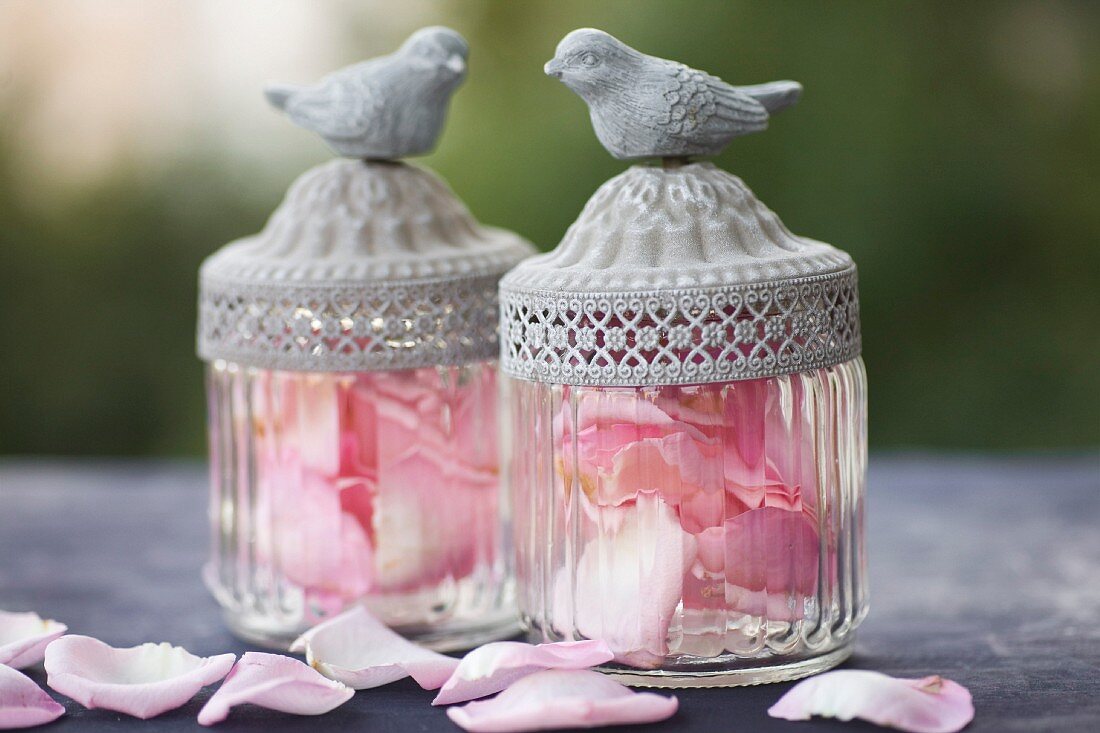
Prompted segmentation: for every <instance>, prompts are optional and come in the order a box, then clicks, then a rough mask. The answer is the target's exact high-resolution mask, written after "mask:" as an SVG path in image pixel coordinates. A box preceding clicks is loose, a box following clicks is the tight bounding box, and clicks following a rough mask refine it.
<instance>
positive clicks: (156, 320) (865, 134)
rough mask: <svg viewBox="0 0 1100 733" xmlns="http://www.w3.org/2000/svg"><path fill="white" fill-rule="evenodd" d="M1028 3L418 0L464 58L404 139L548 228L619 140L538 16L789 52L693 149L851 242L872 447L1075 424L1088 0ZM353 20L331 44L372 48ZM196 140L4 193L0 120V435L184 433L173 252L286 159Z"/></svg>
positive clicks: (189, 316) (227, 233) (694, 53)
mask: <svg viewBox="0 0 1100 733" xmlns="http://www.w3.org/2000/svg"><path fill="white" fill-rule="evenodd" d="M1043 7H1044V8H1045V9H1044V10H1043V11H1042V14H1040V15H1039V16H1037V17H1038V20H1037V21H1035V23H1037V24H1038V25H1039V26H1042V27H1039V28H1038V29H1037V32H1035V33H1032V32H1030V31H1032V30H1035V28H1033V27H1032V25H1034V23H1032V21H1031V20H1030V19H1031V15H1030V14H1033V13H1035V12H1036V11H1035V10H1034V6H1032V5H1029V4H1015V3H984V2H976V3H969V2H968V3H953V2H936V3H907V2H904V3H903V2H893V3H872V2H828V3H825V2H767V3H764V2H759V3H740V2H738V3H733V2H723V1H719V0H714V1H712V2H709V1H708V2H702V1H699V2H675V3H673V2H658V1H656V0H654V1H648V0H647V1H645V2H636V1H630V0H616V1H615V2H600V3H592V2H585V1H584V0H567V1H564V2H563V1H562V0H542V1H539V2H533V1H528V2H495V1H488V0H486V1H484V2H457V1H456V2H452V3H445V4H443V5H442V6H441V9H440V13H439V17H438V18H437V19H436V20H438V22H445V23H448V24H451V25H453V26H454V27H456V28H457V29H458V30H460V31H461V32H462V33H463V34H465V35H466V36H467V38H469V40H470V42H471V46H472V49H473V50H472V55H471V75H470V79H469V81H468V82H467V85H466V87H465V88H464V89H462V90H461V91H460V92H459V94H458V95H457V97H456V99H455V102H454V106H453V109H452V116H451V120H450V123H449V126H448V129H447V131H446V133H445V135H444V137H443V140H442V143H441V146H440V149H439V151H438V152H437V153H436V154H434V155H433V156H431V157H430V158H428V159H426V160H425V162H426V163H427V164H428V165H431V166H433V167H435V168H436V169H437V170H438V171H439V172H440V173H441V174H442V175H443V176H444V177H446V178H447V179H448V180H449V182H450V183H451V185H452V186H453V187H454V188H455V190H456V191H457V192H458V193H459V195H461V196H462V197H463V198H464V199H465V200H466V201H467V202H468V203H469V205H470V207H471V208H472V209H473V211H474V212H475V214H476V215H477V216H478V217H479V218H480V219H482V220H483V221H486V222H489V223H493V224H497V225H501V226H505V227H509V228H512V229H515V230H517V231H519V232H521V233H522V234H524V235H526V236H527V237H529V238H530V239H531V240H532V241H534V242H536V243H537V244H538V245H539V246H540V247H543V248H549V247H551V246H553V245H554V244H555V243H556V241H557V240H558V239H559V238H560V236H561V234H562V232H563V231H564V230H565V228H566V227H567V226H568V224H569V223H570V222H571V221H572V220H573V218H574V217H575V216H576V215H577V213H578V212H579V210H580V208H581V206H582V205H583V204H584V202H585V201H586V200H587V198H588V196H589V195H591V193H592V192H593V191H594V190H595V188H596V187H597V186H598V185H599V184H600V183H601V182H602V181H604V180H605V179H606V178H608V177H610V176H611V175H614V174H615V173H617V172H619V171H621V170H622V169H623V167H624V166H623V164H622V163H620V162H617V161H615V160H613V159H611V158H610V156H608V155H607V154H606V153H605V152H604V151H603V149H602V148H600V146H599V144H598V143H597V141H596V140H595V137H594V136H593V134H592V131H591V128H590V125H589V123H588V120H587V115H586V112H585V109H584V107H583V105H582V103H581V102H580V100H579V99H577V98H575V97H574V96H573V95H572V94H570V93H569V92H568V91H567V90H566V89H565V88H564V87H561V86H560V85H559V84H557V83H556V82H554V81H552V80H550V79H547V78H545V77H544V76H543V75H542V74H541V70H540V69H541V65H542V63H543V62H544V61H545V60H546V59H547V58H549V57H550V55H552V53H553V48H554V46H555V44H556V42H557V40H558V39H559V38H560V37H561V36H562V35H564V33H566V32H567V31H569V30H571V29H572V28H575V27H578V26H585V25H590V26H596V27H601V28H605V29H607V30H609V31H611V32H612V33H614V34H616V35H618V36H620V37H621V38H622V39H624V40H626V41H627V42H629V43H631V44H632V45H635V46H637V47H639V48H641V49H643V50H645V51H647V52H650V53H653V54H656V55H661V56H666V57H672V58H677V59H681V60H683V61H685V62H687V63H689V64H691V65H693V66H697V67H699V68H703V69H707V70H709V71H711V72H713V73H716V74H718V75H720V76H723V77H724V78H726V79H728V80H731V81H734V82H739V83H755V82H761V81H767V80H770V79H777V78H792V79H798V80H799V81H801V82H802V83H803V84H804V86H805V88H806V93H805V96H804V98H803V100H802V102H801V103H800V104H799V105H798V106H797V107H796V108H794V109H792V110H790V111H787V112H785V113H783V114H782V115H781V116H779V117H777V118H776V119H775V120H774V122H773V125H772V129H771V130H769V131H768V132H766V133H764V134H761V135H755V136H751V137H746V138H742V139H740V140H738V141H735V143H734V144H733V145H731V146H730V148H729V149H728V150H727V151H726V152H725V153H724V154H723V155H722V156H721V157H720V158H719V160H718V163H719V164H720V165H722V166H723V167H726V168H728V169H729V170H732V171H734V172H735V173H737V174H738V175H740V176H741V177H743V178H744V179H745V180H746V181H747V182H748V183H749V185H750V186H752V187H753V189H754V190H755V191H756V192H757V194H758V195H759V196H760V197H761V198H762V199H763V200H764V201H765V202H766V203H767V204H768V205H769V206H771V207H772V208H774V209H775V210H777V211H778V212H779V213H780V215H781V216H782V217H783V219H784V221H785V222H786V223H787V225H788V226H789V227H790V228H791V229H792V230H794V231H796V232H798V233H802V234H807V235H810V236H813V237H815V238H818V239H823V240H825V241H828V242H832V243H834V244H837V245H838V246H841V247H842V248H844V249H847V250H848V251H849V252H851V253H852V255H853V256H854V257H855V259H856V261H857V263H858V264H859V266H860V278H861V282H860V286H861V295H862V301H863V324H864V344H865V352H864V356H865V359H866V361H867V365H868V370H869V374H870V383H871V403H870V404H871V433H870V434H871V440H872V447H873V448H879V449H883V448H892V447H911V446H928V447H947V448H998V449H1017V448H1029V449H1043V448H1073V447H1081V446H1094V445H1096V444H1097V443H1100V347H1098V345H1097V338H1096V336H1095V333H1096V323H1097V320H1098V318H1100V36H1098V35H1097V34H1096V33H1095V32H1092V31H1095V29H1097V28H1100V5H1097V4H1090V3H1084V2H1082V3H1063V4H1043ZM1052 14H1053V15H1052ZM1043 23H1052V24H1053V26H1052V27H1053V29H1054V30H1053V31H1052V30H1050V29H1047V28H1045V26H1043V25H1042V24H1043ZM1021 29H1022V30H1021ZM1089 29H1092V30H1091V31H1090V30H1089ZM360 30H361V29H358V28H356V26H355V25H354V24H351V25H349V27H348V29H347V44H346V45H347V48H348V51H347V59H346V60H347V61H348V62H351V61H353V60H355V59H357V58H360V57H363V56H368V55H374V54H375V53H378V52H383V51H385V50H388V49H384V48H364V46H363V44H362V43H361V42H358V43H357V40H356V39H357V37H358V36H357V33H359V31H360ZM408 30H410V31H411V30H412V28H411V27H410V28H409V29H408ZM8 113H9V114H14V112H11V111H9V112H8ZM2 125H3V117H0V126H2ZM0 139H2V138H0ZM201 143H202V144H201V146H196V149H195V150H189V151H166V152H165V159H164V160H163V161H162V162H161V163H160V164H159V165H158V166H156V167H155V168H154V169H152V170H149V169H141V170H139V169H138V168H137V167H136V166H127V165H120V166H119V167H118V168H117V169H116V170H115V171H114V172H113V174H112V175H111V176H109V177H107V178H105V179H103V180H100V181H98V182H96V183H95V184H94V185H88V186H85V187H83V188H81V189H80V190H78V191H66V192H65V193H64V194H63V195H59V196H58V197H57V198H56V199H47V200H48V201H49V203H48V205H42V204H41V203H40V204H38V205H28V204H27V203H26V197H25V196H24V195H23V194H24V193H25V192H23V191H22V190H21V178H20V176H19V170H18V166H17V165H16V164H15V163H14V162H13V160H14V156H13V155H12V151H11V150H10V149H6V148H4V147H3V146H0V312H2V313H3V321H2V322H3V324H4V328H5V339H4V343H3V347H2V348H0V386H2V387H0V388H2V391H0V454H2V453H62V454H126V455H139V454H155V455H176V454H199V453H201V451H202V449H203V437H202V435H203V413H204V399H203V390H202V372H201V368H200V365H199V363H198V362H197V361H196V359H195V357H194V355H193V329H194V316H195V307H194V305H195V273H196V270H197V267H198V265H199V262H200V261H201V259H202V258H203V257H204V256H205V255H207V254H208V253H209V252H211V251H212V250H214V249H215V248H216V247H217V246H219V245H220V244H222V243H223V242H225V241H228V240H230V239H232V238H235V237H238V236H241V235H244V234H247V233H250V232H253V231H256V230H257V229H258V228H259V227H260V226H261V225H262V223H263V221H264V220H265V218H266V216H267V214H268V213H269V212H270V210H271V209H272V208H274V206H275V205H276V204H277V202H278V200H279V197H280V195H281V193H280V192H281V190H282V189H284V188H285V187H286V185H287V184H288V183H289V180H286V179H276V178H274V177H272V176H270V175H269V176H266V177H265V176H262V175H261V176H250V175H244V174H242V172H241V171H240V170H236V169H234V168H233V161H232V159H231V158H228V157H227V156H224V155H220V154H219V153H220V151H219V150H218V149H217V143H216V141H211V140H203V141H201ZM302 145H303V146H304V147H308V146H311V145H312V146H314V147H312V148H308V149H309V150H310V151H311V153H310V154H311V155H313V156H314V157H315V159H316V160H317V161H321V160H324V159H325V158H326V157H327V153H326V152H325V151H324V149H323V148H322V147H321V145H320V144H319V143H316V142H314V141H312V140H307V139H306V137H305V134H304V133H303V143H302ZM199 148H201V149H199ZM279 154H280V152H279V151H278V150H274V151H272V155H275V156H277V155H279ZM78 242H79V243H80V246H79V247H78V246H74V243H78Z"/></svg>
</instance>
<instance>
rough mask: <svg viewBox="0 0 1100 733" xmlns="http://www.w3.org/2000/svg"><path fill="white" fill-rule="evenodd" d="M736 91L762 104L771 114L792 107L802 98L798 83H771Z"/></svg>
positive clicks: (800, 87)
mask: <svg viewBox="0 0 1100 733" xmlns="http://www.w3.org/2000/svg"><path fill="white" fill-rule="evenodd" d="M734 89H736V90H737V91H738V92H740V93H741V94H747V95H748V96H750V97H752V98H753V99H755V100H756V101H757V102H760V104H762V105H764V109H766V110H768V112H769V113H772V112H778V111H779V110H781V109H786V108H787V107H790V106H791V105H792V104H794V103H795V102H797V101H798V100H799V98H800V97H801V96H802V85H801V84H799V83H798V82H797V81H771V82H768V83H767V84H753V85H752V86H747V87H734Z"/></svg>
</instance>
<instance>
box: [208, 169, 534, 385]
mask: <svg viewBox="0 0 1100 733" xmlns="http://www.w3.org/2000/svg"><path fill="white" fill-rule="evenodd" d="M532 251H533V248H532V247H531V245H530V244H529V243H528V242H526V241H525V240H524V239H523V238H522V237H520V236H519V235H517V234H513V233H512V232H508V231H505V230H503V229H495V228H492V227H486V226H482V225H481V224H479V223H478V222H477V221H475V220H474V218H473V217H472V216H471V215H470V212H469V211H468V210H467V209H466V207H465V206H464V205H463V204H462V202H460V201H459V200H458V199H457V198H456V197H455V195H454V194H453V193H451V191H450V189H449V188H447V185H446V184H445V183H443V181H441V180H440V179H439V178H438V177H437V176H435V175H434V174H432V173H430V172H428V171H426V170H424V169H421V168H416V167H413V166H410V165H406V164H403V163H382V162H364V161H361V160H335V161H332V162H330V163H326V164H324V165H321V166H319V167H317V168H314V169H313V170H311V171H309V172H307V173H306V174H305V175H303V176H302V177H300V178H299V179H298V180H297V181H295V182H294V184H293V185H292V186H291V187H290V191H289V192H288V193H287V196H286V199H285V200H284V201H283V202H282V204H280V206H279V208H278V209H277V210H276V211H275V213H274V214H273V215H272V216H271V219H270V220H269V221H268V223H267V226H265V227H264V229H263V231H262V232H260V233H259V234H257V235H255V236H252V237H247V238H245V239H241V240H238V241H236V242H232V243H230V244H228V245H226V246H225V247H223V248H222V249H220V250H218V251H217V252H215V253H214V254H213V255H211V256H210V257H209V258H208V259H207V260H206V262H204V263H203V265H202V269H201V271H200V275H199V291H200V292H199V324H198V353H199V356H200V357H201V358H202V359H204V360H206V361H213V360H218V359H224V360H227V361H234V362H237V363H240V364H245V365H249V366H255V367H265V368H271V369H291V370H303V371H370V370H387V369H412V368H417V367H423V366H437V365H445V364H466V363H470V362H474V361H483V360H486V359H492V358H494V356H495V355H496V353H497V343H498V337H497V282H498V281H499V279H500V275H501V274H502V273H503V272H505V271H506V270H507V269H508V268H510V267H512V266H513V265H515V264H516V263H517V262H518V261H519V260H521V259H522V258H523V257H526V256H527V255H528V254H530V253H531V252H532Z"/></svg>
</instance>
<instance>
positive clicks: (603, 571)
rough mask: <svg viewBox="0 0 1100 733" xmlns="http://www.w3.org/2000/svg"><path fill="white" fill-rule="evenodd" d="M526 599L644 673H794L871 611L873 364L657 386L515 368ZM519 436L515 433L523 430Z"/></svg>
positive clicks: (532, 619) (571, 632)
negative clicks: (867, 547)
mask: <svg viewBox="0 0 1100 733" xmlns="http://www.w3.org/2000/svg"><path fill="white" fill-rule="evenodd" d="M509 389H510V401H511V414H512V420H513V426H512V431H513V434H514V435H515V436H516V439H517V441H518V444H517V445H516V446H515V448H514V449H513V450H512V453H511V455H512V460H511V465H510V468H509V480H510V482H511V484H512V486H514V489H515V530H516V545H517V551H518V567H519V605H520V610H521V615H522V620H523V623H524V625H525V626H526V627H527V628H528V629H529V631H530V634H531V636H532V637H533V640H537V641H561V640H575V639H584V638H598V639H603V640H605V641H606V642H608V644H609V645H610V646H611V648H612V650H613V651H615V653H616V663H614V664H611V665H609V666H607V667H606V668H605V669H606V670H607V671H610V672H612V673H613V674H615V675H616V676H617V677H618V678H620V679H621V680H623V681H625V682H630V683H636V684H643V685H675V686H709V685H716V684H754V683H760V682H772V681H777V680H784V679H792V678H795V677H800V676H804V675H807V674H812V673H814V672H817V671H821V670H823V669H827V668H829V667H831V666H833V665H835V664H837V663H838V662H840V661H842V660H843V659H845V658H846V657H847V656H848V655H849V654H850V653H851V648H852V643H853V634H852V632H853V631H854V629H855V628H856V626H858V625H859V623H860V621H861V620H862V619H863V617H864V615H865V614H866V611H867V587H866V557H865V553H864V548H863V505H864V501H863V500H864V473H865V464H866V450H867V440H866V428H865V421H866V377H865V373H864V369H863V363H862V361H861V360H860V359H859V358H858V357H857V358H855V359H853V360H851V361H848V362H845V363H842V364H838V365H836V366H832V367H829V368H825V369H818V370H815V371H812V372H805V373H799V374H792V375H783V376H777V377H771V378H767V379H751V380H744V381H732V382H723V383H712V384H697V385H683V386H652V387H589V386H567V385H557V384H544V383H538V382H531V381H525V380H520V379H511V380H509ZM521 436H522V437H521Z"/></svg>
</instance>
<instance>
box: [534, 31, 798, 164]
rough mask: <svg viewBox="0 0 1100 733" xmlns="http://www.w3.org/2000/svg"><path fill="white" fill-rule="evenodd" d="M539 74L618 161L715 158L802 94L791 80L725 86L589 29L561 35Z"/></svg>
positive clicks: (757, 130) (722, 83)
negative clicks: (583, 108) (560, 87)
mask: <svg viewBox="0 0 1100 733" xmlns="http://www.w3.org/2000/svg"><path fill="white" fill-rule="evenodd" d="M545 71H546V73H547V74H548V75H549V76H552V77H555V78H557V79H560V80H561V81H562V83H564V84H565V85H566V86H567V87H569V88H570V89H572V90H573V91H574V92H576V93H577V94H578V95H579V96H580V97H581V99H583V100H584V101H585V102H586V103H587V104H588V109H589V112H590V113H591V116H592V126H593V127H594V128H595V130H596V137H597V138H599V140H600V143H602V144H603V146H604V147H605V148H607V150H608V152H610V153H611V154H612V155H614V156H615V157H616V158H620V159H624V160H629V159H633V158H686V157H688V156H693V155H716V154H717V153H719V152H721V150H722V149H723V148H724V147H726V145H727V144H728V143H729V141H730V140H732V139H733V138H735V137H737V136H738V135H747V134H748V133H750V132H759V131H760V130H763V129H765V128H766V127H767V126H768V115H769V114H770V113H772V112H778V111H779V110H781V109H784V108H786V107H789V106H791V105H792V104H794V103H795V102H797V101H798V98H799V96H800V95H801V94H802V85H801V84H799V83H798V82H795V81H773V82H770V83H768V84H757V85H755V86H745V87H735V86H731V85H729V84H727V83H726V82H724V81H722V80H721V79H719V78H718V77H716V76H711V75H710V74H707V73H706V72H704V71H698V70H696V69H692V68H690V67H688V66H685V65H684V64H681V63H678V62H676V61H668V60H666V59H661V58H657V57H656V56H647V55H646V54H644V53H641V52H639V51H635V50H634V49H633V48H631V47H630V46H627V45H626V44H625V43H623V42H622V41H620V40H618V39H617V38H615V37H613V36H611V35H609V34H607V33H604V32H603V31H600V30H595V29H593V28H581V29H578V30H575V31H573V32H572V33H570V34H569V35H567V36H566V37H565V38H563V39H562V40H561V43H559V44H558V48H557V51H556V52H555V54H554V58H553V59H551V60H550V61H549V62H547V64H546V67H545Z"/></svg>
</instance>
